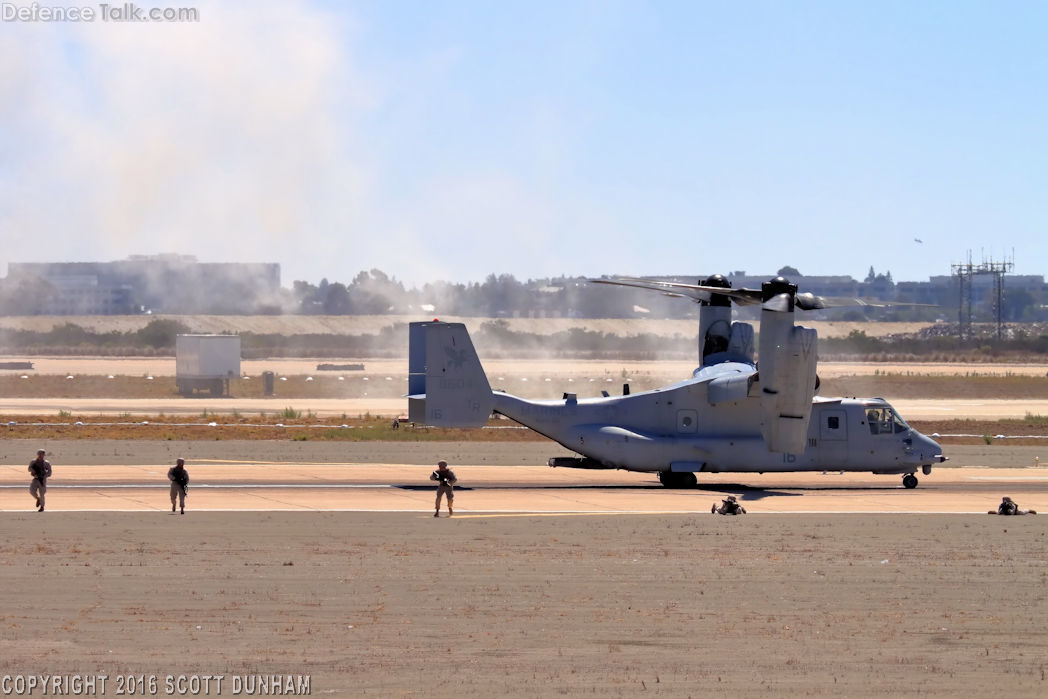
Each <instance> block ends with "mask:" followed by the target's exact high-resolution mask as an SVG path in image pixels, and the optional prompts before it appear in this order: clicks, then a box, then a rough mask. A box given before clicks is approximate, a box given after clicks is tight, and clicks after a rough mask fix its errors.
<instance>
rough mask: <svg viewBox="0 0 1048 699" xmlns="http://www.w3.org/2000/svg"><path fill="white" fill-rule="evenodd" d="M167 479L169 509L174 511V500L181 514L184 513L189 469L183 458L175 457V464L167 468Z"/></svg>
mask: <svg viewBox="0 0 1048 699" xmlns="http://www.w3.org/2000/svg"><path fill="white" fill-rule="evenodd" d="M167 479H168V480H169V481H171V511H172V512H174V511H175V501H176V500H177V501H178V507H179V510H180V512H181V513H182V514H185V513H186V491H187V490H189V471H187V470H186V462H185V459H177V460H176V461H175V465H174V466H172V467H171V468H169V469H168V470H167Z"/></svg>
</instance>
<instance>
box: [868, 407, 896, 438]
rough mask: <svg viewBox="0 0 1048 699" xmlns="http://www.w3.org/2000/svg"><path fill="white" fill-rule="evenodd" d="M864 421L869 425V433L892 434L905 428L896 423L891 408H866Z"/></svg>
mask: <svg viewBox="0 0 1048 699" xmlns="http://www.w3.org/2000/svg"><path fill="white" fill-rule="evenodd" d="M866 422H867V423H869V425H870V434H892V433H893V432H901V431H903V430H905V429H906V428H905V427H902V429H900V426H899V425H896V423H895V411H894V410H892V409H891V408H867V409H866ZM903 424H905V423H903Z"/></svg>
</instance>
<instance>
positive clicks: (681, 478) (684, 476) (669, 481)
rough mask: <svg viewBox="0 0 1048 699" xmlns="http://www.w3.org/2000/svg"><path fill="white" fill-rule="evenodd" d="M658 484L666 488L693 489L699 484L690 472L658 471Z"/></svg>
mask: <svg viewBox="0 0 1048 699" xmlns="http://www.w3.org/2000/svg"><path fill="white" fill-rule="evenodd" d="M659 483H662V484H663V485H664V486H666V487H667V488H694V487H695V486H696V485H698V484H699V479H698V478H696V477H695V474H694V473H690V472H683V473H678V472H675V471H659Z"/></svg>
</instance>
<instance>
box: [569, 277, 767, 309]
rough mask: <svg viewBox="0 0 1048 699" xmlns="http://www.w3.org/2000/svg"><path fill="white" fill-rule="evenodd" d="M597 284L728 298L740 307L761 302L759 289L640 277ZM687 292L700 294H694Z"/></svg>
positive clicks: (689, 296) (698, 298) (595, 281)
mask: <svg viewBox="0 0 1048 699" xmlns="http://www.w3.org/2000/svg"><path fill="white" fill-rule="evenodd" d="M590 281H591V282H594V283H596V284H617V285H619V286H632V287H636V288H638V289H650V290H652V291H663V292H665V291H666V290H676V291H677V293H679V294H682V295H684V296H686V297H687V298H691V299H694V300H696V301H708V300H709V297H710V294H720V295H721V296H727V297H728V298H730V299H732V300H733V301H735V303H737V304H739V305H740V306H752V305H756V304H759V303H760V302H761V292H760V290H759V289H725V288H723V287H719V286H705V285H702V284H685V283H682V282H663V281H658V280H655V279H643V278H639V277H617V278H616V279H590ZM686 291H692V292H698V293H694V294H688V293H685V292H686Z"/></svg>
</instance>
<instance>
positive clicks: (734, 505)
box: [710, 495, 746, 515]
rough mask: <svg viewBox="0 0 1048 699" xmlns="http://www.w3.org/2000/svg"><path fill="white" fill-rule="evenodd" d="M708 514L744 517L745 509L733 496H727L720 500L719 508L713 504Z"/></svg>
mask: <svg viewBox="0 0 1048 699" xmlns="http://www.w3.org/2000/svg"><path fill="white" fill-rule="evenodd" d="M710 513H711V514H715V515H744V514H746V508H745V507H743V506H742V505H740V504H739V501H738V500H736V499H735V496H734V495H729V496H728V497H726V498H725V499H723V500H721V506H720V507H717V503H713V507H711V508H710Z"/></svg>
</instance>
